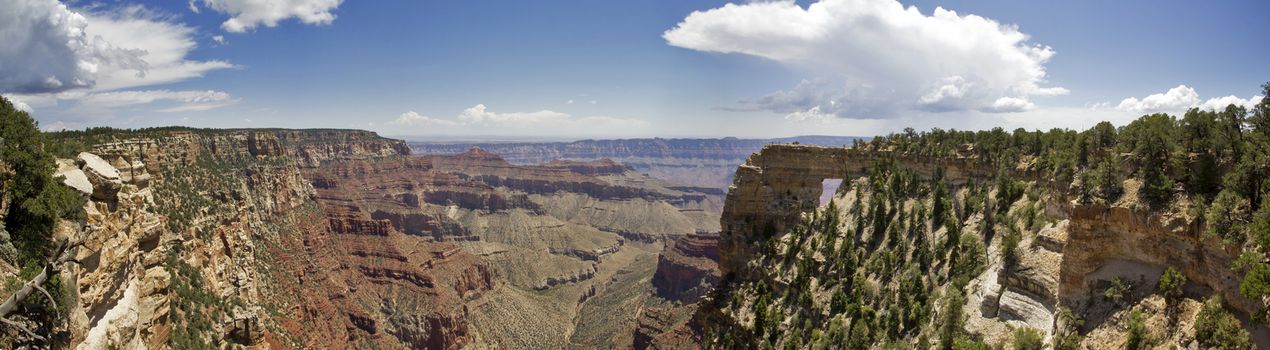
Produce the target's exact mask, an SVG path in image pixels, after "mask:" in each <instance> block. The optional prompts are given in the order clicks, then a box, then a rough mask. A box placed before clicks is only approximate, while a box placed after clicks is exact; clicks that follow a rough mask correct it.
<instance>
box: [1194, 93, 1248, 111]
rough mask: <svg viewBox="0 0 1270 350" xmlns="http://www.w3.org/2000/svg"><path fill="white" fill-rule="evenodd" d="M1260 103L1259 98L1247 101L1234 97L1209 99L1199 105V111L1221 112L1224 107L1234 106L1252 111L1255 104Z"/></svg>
mask: <svg viewBox="0 0 1270 350" xmlns="http://www.w3.org/2000/svg"><path fill="white" fill-rule="evenodd" d="M1259 102H1261V96H1253V97H1249V98H1248V99H1242V98H1239V97H1236V96H1235V95H1230V96H1224V97H1214V98H1210V99H1208V100H1207V101H1204V103H1201V104H1199V108H1200V109H1211V110H1223V109H1226V106H1230V105H1236V106H1240V107H1243V108H1246V109H1252V107H1253V106H1256V105H1257V103H1259Z"/></svg>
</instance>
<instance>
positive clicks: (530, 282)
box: [57, 129, 722, 349]
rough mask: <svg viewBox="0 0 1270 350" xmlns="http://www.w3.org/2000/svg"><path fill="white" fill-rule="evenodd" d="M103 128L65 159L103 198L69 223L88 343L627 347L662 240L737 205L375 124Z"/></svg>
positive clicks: (615, 168) (75, 184) (83, 188)
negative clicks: (462, 148)
mask: <svg viewBox="0 0 1270 350" xmlns="http://www.w3.org/2000/svg"><path fill="white" fill-rule="evenodd" d="M72 136H73V135H72ZM100 136H101V135H96V136H95V137H98V138H95V139H94V140H97V141H94V142H93V144H92V145H91V146H90V149H88V152H84V153H82V154H79V155H78V156H77V157H75V158H74V159H64V160H60V161H59V169H57V173H58V175H60V176H63V177H64V183H65V184H66V185H67V186H69V187H70V188H72V189H75V190H76V191H78V192H79V193H80V194H81V195H83V196H85V197H88V198H90V201H89V202H88V204H87V206H86V208H85V210H86V211H87V213H88V219H87V227H90V229H88V230H86V231H84V232H80V231H81V230H79V225H76V224H73V223H70V222H64V223H62V225H61V226H60V228H59V231H58V232H59V235H63V236H68V237H76V236H79V235H85V236H84V237H85V238H86V245H85V247H84V248H82V249H81V250H80V251H79V252H80V253H79V254H80V256H78V257H77V258H78V259H79V260H81V261H83V264H82V265H81V266H79V267H76V268H71V269H68V270H67V271H66V273H65V275H64V276H63V277H64V278H66V280H68V281H74V285H75V286H76V287H77V288H72V289H73V290H74V295H73V297H74V299H75V300H76V303H75V304H74V305H73V307H72V308H71V311H70V314H71V315H72V317H71V318H72V325H71V326H70V327H69V328H70V330H71V335H70V338H71V339H69V341H70V343H71V344H75V345H77V346H79V347H81V348H86V349H90V348H102V347H124V348H141V347H146V348H164V347H172V348H189V347H198V346H201V345H200V344H202V345H212V346H239V345H241V346H251V347H264V346H268V347H273V348H363V347H380V348H428V349H457V348H465V347H472V346H477V347H480V346H486V347H564V346H584V347H587V346H619V347H626V346H630V344H631V340H630V339H631V337H632V336H633V334H634V331H635V328H636V322H635V319H636V315H638V313H639V310H640V308H641V307H643V306H644V305H645V304H648V303H651V302H653V301H651V299H650V296H651V295H653V292H652V291H653V288H654V287H653V285H652V284H651V283H650V282H649V281H650V280H651V278H652V275H653V273H654V270H656V267H657V258H656V257H657V252H658V250H660V248H661V246H662V245H663V244H665V242H669V241H674V240H676V239H678V238H679V237H686V236H689V235H694V234H695V233H697V232H716V231H717V230H718V221H717V215H718V212H719V211H720V210H721V206H722V193H721V192H718V191H715V190H709V189H702V188H697V187H691V186H679V185H674V184H671V183H667V182H664V181H660V180H657V179H653V178H649V177H647V176H645V175H641V174H638V173H636V172H634V171H633V170H632V169H631V168H629V167H627V166H625V165H622V164H620V163H616V162H613V161H609V160H596V161H586V162H582V161H553V162H548V163H545V164H542V165H534V166H524V165H513V164H511V163H508V162H507V161H505V160H503V159H502V158H500V157H499V156H497V155H494V154H491V153H488V152H484V151H481V150H479V149H478V150H470V151H468V152H465V153H463V154H459V155H445V156H442V155H429V156H422V157H411V156H409V150H408V148H406V147H404V144H403V143H401V142H400V141H396V140H389V139H383V138H380V137H378V136H376V135H374V134H373V133H368V132H361V131H341V130H184V129H181V130H157V131H156V130H148V131H138V132H119V133H116V134H109V135H106V136H107V137H108V138H106V139H103V138H100ZM103 140H104V141H103ZM692 237H698V236H695V235H694V236H692ZM694 242H695V241H694ZM704 244H705V243H701V244H698V245H699V246H701V247H698V248H696V249H695V250H694V248H691V247H693V245H694V243H685V244H683V245H682V247H684V252H685V254H686V255H683V257H685V258H686V259H701V257H700V255H701V254H700V253H699V251H702V250H705V249H708V248H705V247H704ZM694 254H695V255H694ZM709 255H710V256H713V255H717V254H709ZM685 261H693V260H685ZM693 264H696V265H694V266H692V267H693V268H697V269H705V267H704V266H705V264H704V263H703V262H699V261H696V262H693ZM698 274H704V275H703V276H698V275H688V274H681V275H682V276H681V275H676V277H674V278H672V279H673V280H682V282H681V283H683V284H684V285H685V286H687V284H688V283H695V284H697V285H706V284H708V283H709V281H711V279H710V278H711V277H710V273H709V272H708V271H706V270H701V271H699V273H698ZM713 276H714V277H713V278H714V279H716V280H717V273H714V275H713ZM690 280H691V281H690ZM685 288H688V287H685ZM701 289H702V287H697V288H696V289H692V291H691V293H695V294H700V293H702V291H701ZM685 293H688V292H685ZM611 305H619V306H618V307H612V306H611ZM517 320H535V321H533V322H518V321H517ZM575 322H576V324H575ZM614 332H616V334H623V336H621V337H618V338H612V337H610V335H612V334H615V333H614ZM620 339H625V340H620ZM234 344H236V345H234Z"/></svg>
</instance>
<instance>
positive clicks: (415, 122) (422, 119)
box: [388, 111, 459, 126]
mask: <svg viewBox="0 0 1270 350" xmlns="http://www.w3.org/2000/svg"><path fill="white" fill-rule="evenodd" d="M388 124H389V125H405V126H434V125H443V126H453V125H459V122H456V121H453V120H446V119H437V118H432V117H428V116H424V115H421V114H419V113H417V112H415V111H409V112H406V113H402V114H401V115H399V116H397V119H393V120H392V121H390V122H388Z"/></svg>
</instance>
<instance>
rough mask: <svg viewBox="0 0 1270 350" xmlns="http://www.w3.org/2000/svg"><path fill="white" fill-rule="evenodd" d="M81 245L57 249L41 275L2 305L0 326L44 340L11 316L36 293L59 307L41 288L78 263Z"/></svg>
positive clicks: (67, 242)
mask: <svg viewBox="0 0 1270 350" xmlns="http://www.w3.org/2000/svg"><path fill="white" fill-rule="evenodd" d="M90 231H91V229H90ZM85 236H87V232H85ZM81 245H83V240H82V239H80V240H77V241H74V242H71V241H66V242H63V243H62V244H61V245H60V246H59V247H58V248H57V252H56V253H54V254H53V255H52V256H50V257H49V258H48V261H46V262H45V263H44V268H43V269H42V270H41V271H40V274H38V275H36V276H35V277H34V278H32V279H31V280H29V281H27V282H26V283H24V284H22V288H19V289H18V290H17V291H16V292H14V293H13V295H10V296H9V298H8V299H5V301H4V303H3V304H0V324H4V325H7V326H11V327H13V328H17V329H18V330H20V331H22V333H25V334H27V335H28V336H30V337H31V338H34V339H37V340H44V339H45V337H42V336H40V335H38V334H36V333H35V332H33V331H31V329H30V328H28V327H27V326H26V325H25V324H24V323H23V322H18V321H15V320H13V319H10V318H9V316H10V315H11V314H13V313H14V312H16V311H17V310H18V305H19V303H20V302H21V301H22V300H24V299H26V297H27V296H30V295H31V293H34V292H36V291H39V292H41V293H43V294H44V296H45V297H46V298H48V299H49V302H51V303H53V305H57V300H53V296H52V294H50V293H49V292H48V291H46V290H44V287H41V286H42V285H44V282H47V281H48V279H49V276H52V275H53V274H56V273H58V272H59V271H61V269H62V266H63V265H65V264H66V263H67V262H76V261H75V252H76V251H77V248H79V246H81Z"/></svg>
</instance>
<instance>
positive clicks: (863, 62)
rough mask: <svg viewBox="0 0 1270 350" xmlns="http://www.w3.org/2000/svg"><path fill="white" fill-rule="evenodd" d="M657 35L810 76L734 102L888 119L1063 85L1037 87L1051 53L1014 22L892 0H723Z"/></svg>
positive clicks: (1016, 103) (993, 105)
mask: <svg viewBox="0 0 1270 350" xmlns="http://www.w3.org/2000/svg"><path fill="white" fill-rule="evenodd" d="M663 38H665V39H666V41H667V43H669V44H670V45H673V46H678V47H683V48H688V49H693V50H698V51H705V52H718V53H740V54H746V55H752V56H757V57H762V58H766V59H770V60H773V61H776V62H779V63H781V64H784V65H787V66H790V67H793V68H795V69H797V70H799V71H802V72H803V73H805V74H808V75H810V76H813V77H815V78H813V79H809V80H805V81H803V82H802V83H800V84H799V85H798V86H795V87H794V88H793V89H791V90H788V91H778V92H775V93H773V94H771V95H768V96H765V97H763V98H760V99H758V100H755V101H744V102H743V104H744V105H743V106H741V107H735V108H734V109H744V110H771V111H775V112H778V113H795V112H799V111H804V112H805V111H809V110H810V109H811V108H814V107H819V111H820V113H822V114H830V115H834V116H837V117H844V118H890V117H895V116H899V115H903V114H906V112H911V111H914V110H917V111H931V112H946V111H970V110H983V111H1000V112H1012V111H1016V110H1020V109H1019V108H1020V107H1023V106H1027V105H1030V102H1026V101H1027V97H1028V96H1049V95H1060V94H1066V93H1067V90H1066V89H1064V88H1061V87H1046V86H1044V85H1045V84H1046V71H1045V63H1046V62H1048V61H1049V59H1050V57H1051V56H1053V55H1054V51H1053V50H1052V49H1050V48H1049V47H1045V46H1039V45H1035V44H1032V43H1029V38H1028V36H1027V35H1026V34H1024V33H1022V32H1020V31H1019V30H1018V28H1017V27H1015V26H1012V25H1002V24H1000V23H998V22H996V21H994V20H992V19H988V18H984V17H980V16H976V15H959V14H957V13H956V12H954V11H949V10H945V9H942V8H936V9H935V10H934V12H933V13H932V14H931V15H929V16H928V15H924V14H922V13H921V12H920V11H919V10H918V9H917V8H916V7H908V8H905V7H904V6H903V5H901V4H900V3H899V2H896V1H894V0H822V1H819V2H816V3H813V4H811V5H809V6H807V7H806V8H803V7H801V6H799V5H797V4H795V3H794V2H793V1H774V2H751V3H746V4H739V5H738V4H727V5H724V6H723V7H720V8H716V9H711V10H707V11H698V12H693V13H692V14H691V15H689V16H688V17H686V18H684V20H683V21H682V22H680V23H679V24H678V25H677V26H676V27H675V28H673V29H670V30H668V31H666V32H665V33H664V34H663ZM1003 98H1008V99H1007V100H1002V99H1003ZM998 102H1001V103H1000V104H998ZM1021 102H1026V103H1021Z"/></svg>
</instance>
